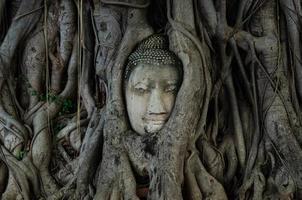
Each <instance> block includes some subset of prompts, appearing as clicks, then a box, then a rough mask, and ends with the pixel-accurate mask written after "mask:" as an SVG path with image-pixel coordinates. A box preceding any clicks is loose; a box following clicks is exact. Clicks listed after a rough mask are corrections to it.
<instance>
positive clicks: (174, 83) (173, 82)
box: [167, 80, 178, 85]
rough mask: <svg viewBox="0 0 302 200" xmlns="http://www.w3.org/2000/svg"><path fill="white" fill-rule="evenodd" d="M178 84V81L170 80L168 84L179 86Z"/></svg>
mask: <svg viewBox="0 0 302 200" xmlns="http://www.w3.org/2000/svg"><path fill="white" fill-rule="evenodd" d="M177 83H178V81H177V80H172V81H171V80H169V81H167V84H168V85H177Z"/></svg>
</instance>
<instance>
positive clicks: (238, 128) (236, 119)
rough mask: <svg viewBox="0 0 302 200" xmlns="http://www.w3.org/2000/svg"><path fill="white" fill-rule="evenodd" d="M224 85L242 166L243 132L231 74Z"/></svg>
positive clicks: (243, 157)
mask: <svg viewBox="0 0 302 200" xmlns="http://www.w3.org/2000/svg"><path fill="white" fill-rule="evenodd" d="M226 86H227V89H228V91H229V96H230V103H231V108H232V112H233V125H234V132H235V133H234V134H235V144H236V151H237V154H238V158H239V163H240V165H241V167H244V166H245V162H246V147H245V143H244V136H243V135H244V134H243V128H242V123H241V118H240V115H239V108H238V103H237V97H236V94H235V88H234V84H233V80H232V76H231V75H229V76H228V77H227V78H226Z"/></svg>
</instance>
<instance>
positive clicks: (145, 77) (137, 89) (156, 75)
mask: <svg viewBox="0 0 302 200" xmlns="http://www.w3.org/2000/svg"><path fill="white" fill-rule="evenodd" d="M180 82H181V75H180V73H179V70H178V69H177V68H176V67H175V66H173V65H171V64H170V65H169V64H166V65H152V64H145V63H139V64H138V65H137V66H136V67H135V68H134V69H133V70H132V71H131V74H130V75H129V78H128V80H127V81H126V86H125V98H126V106H127V111H128V117H129V120H130V124H131V127H132V129H133V130H134V131H136V132H137V133H138V134H140V135H145V134H148V133H156V132H158V131H159V130H161V129H162V127H163V126H164V124H165V123H166V122H167V120H168V119H169V116H170V114H171V112H172V109H173V106H174V102H175V99H176V95H177V91H178V87H179V83H180Z"/></svg>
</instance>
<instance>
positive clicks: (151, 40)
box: [125, 35, 181, 79]
mask: <svg viewBox="0 0 302 200" xmlns="http://www.w3.org/2000/svg"><path fill="white" fill-rule="evenodd" d="M139 63H144V64H151V65H174V66H176V67H181V61H180V60H179V59H178V57H177V56H176V55H175V54H174V53H173V52H172V51H170V50H169V44H168V39H167V37H166V36H164V35H152V36H150V37H148V38H146V39H145V40H143V41H142V42H141V43H140V44H139V45H138V47H137V48H136V49H135V51H134V52H132V53H131V54H130V56H129V58H128V63H127V66H126V71H125V78H126V79H127V78H128V77H129V73H130V72H131V71H132V68H133V67H135V66H137V65H138V64H139Z"/></svg>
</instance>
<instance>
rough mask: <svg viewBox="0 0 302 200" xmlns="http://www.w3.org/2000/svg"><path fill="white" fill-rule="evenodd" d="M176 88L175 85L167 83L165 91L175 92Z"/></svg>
mask: <svg viewBox="0 0 302 200" xmlns="http://www.w3.org/2000/svg"><path fill="white" fill-rule="evenodd" d="M176 90H177V86H176V85H169V86H168V87H167V88H166V89H165V92H175V91H176Z"/></svg>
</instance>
